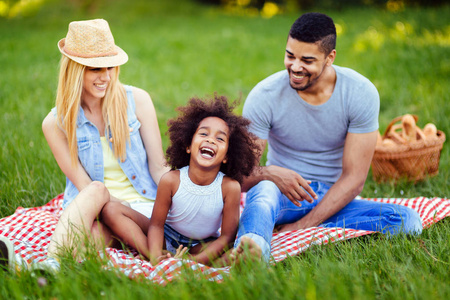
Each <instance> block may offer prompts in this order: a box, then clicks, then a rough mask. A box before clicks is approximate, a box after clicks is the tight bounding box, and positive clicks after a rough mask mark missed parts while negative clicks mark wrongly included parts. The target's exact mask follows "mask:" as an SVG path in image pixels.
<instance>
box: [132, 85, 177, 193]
mask: <svg viewBox="0 0 450 300" xmlns="http://www.w3.org/2000/svg"><path fill="white" fill-rule="evenodd" d="M133 95H134V99H135V103H136V116H137V118H138V120H139V122H140V123H141V128H140V130H139V132H140V134H141V137H142V141H143V143H144V147H145V150H146V152H147V159H148V166H149V171H150V174H151V176H152V178H153V180H154V181H155V183H156V184H158V183H159V180H160V179H161V176H162V175H163V174H164V173H166V172H167V171H169V169H170V168H169V167H167V166H166V160H165V158H164V153H163V149H162V141H161V133H160V131H159V125H158V119H157V117H156V111H155V107H154V106H153V102H152V99H151V98H150V95H149V94H148V93H147V92H146V91H144V90H142V89H139V88H133Z"/></svg>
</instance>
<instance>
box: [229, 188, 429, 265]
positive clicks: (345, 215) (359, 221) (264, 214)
mask: <svg viewBox="0 0 450 300" xmlns="http://www.w3.org/2000/svg"><path fill="white" fill-rule="evenodd" d="M310 186H311V188H312V189H313V190H314V192H315V193H316V194H317V196H318V199H317V200H315V201H314V202H313V203H309V202H307V201H303V202H302V206H301V207H298V206H295V205H294V204H293V203H292V202H291V201H290V200H289V199H288V198H287V197H286V196H285V195H283V194H282V193H281V191H280V190H279V189H278V187H277V186H276V185H275V184H274V183H273V182H271V181H261V182H260V183H258V184H257V185H255V186H254V187H253V188H251V189H250V190H249V191H248V193H247V199H246V204H245V207H244V211H243V213H242V215H241V219H240V222H239V230H238V236H237V239H236V242H235V247H236V246H237V245H238V244H239V242H240V239H241V237H243V236H248V237H250V238H251V239H252V240H254V241H255V242H256V243H257V244H258V245H259V246H260V247H261V249H262V251H263V257H264V259H265V260H266V261H268V260H269V257H270V241H271V239H272V233H273V229H274V227H275V226H276V225H279V224H287V223H293V222H295V221H298V220H299V219H301V218H303V217H304V216H305V215H306V214H308V213H309V212H310V211H311V210H312V209H313V208H314V207H315V206H316V205H317V204H318V203H319V202H320V201H321V200H322V198H323V196H325V194H326V193H327V192H328V190H329V189H330V186H329V185H327V184H325V183H322V182H312V183H311V185H310ZM319 226H320V227H341V228H351V229H359V230H371V231H380V232H383V233H387V232H389V233H391V234H393V235H395V234H398V233H400V232H403V233H407V234H410V233H412V234H420V233H421V232H422V221H421V219H420V216H419V214H418V213H417V212H416V211H414V210H413V209H410V208H408V207H406V206H402V205H396V204H386V203H380V202H374V201H367V200H357V199H355V200H353V201H351V202H350V203H349V204H347V206H345V207H344V208H343V209H342V210H341V211H339V212H338V213H336V214H335V215H334V216H332V217H330V218H329V219H327V220H326V221H325V222H323V223H322V224H321V225H319Z"/></svg>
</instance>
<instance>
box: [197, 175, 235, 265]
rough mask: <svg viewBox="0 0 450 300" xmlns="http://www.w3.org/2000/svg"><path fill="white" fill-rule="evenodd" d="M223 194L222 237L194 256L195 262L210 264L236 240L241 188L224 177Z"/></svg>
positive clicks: (233, 181)
mask: <svg viewBox="0 0 450 300" xmlns="http://www.w3.org/2000/svg"><path fill="white" fill-rule="evenodd" d="M222 194H223V202H224V203H223V216H222V228H221V234H220V237H219V238H218V239H217V240H215V241H213V242H211V243H210V244H208V245H207V247H206V248H204V249H203V250H202V251H201V252H200V253H198V254H195V255H192V259H193V260H195V261H197V262H199V263H202V264H209V263H211V262H213V261H214V260H215V259H216V258H218V257H220V256H221V255H222V254H223V253H224V251H225V250H226V248H228V247H230V246H231V245H232V243H233V242H234V240H235V238H236V234H237V229H238V225H239V205H240V201H241V186H240V184H239V183H238V182H237V181H236V180H233V179H231V178H230V177H224V179H223V183H222Z"/></svg>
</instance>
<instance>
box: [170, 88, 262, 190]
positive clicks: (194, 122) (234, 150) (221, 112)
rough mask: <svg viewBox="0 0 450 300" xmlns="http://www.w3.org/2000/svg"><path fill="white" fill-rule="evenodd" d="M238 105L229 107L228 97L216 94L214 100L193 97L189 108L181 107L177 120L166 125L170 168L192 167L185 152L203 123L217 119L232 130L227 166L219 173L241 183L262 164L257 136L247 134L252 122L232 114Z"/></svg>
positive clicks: (172, 120)
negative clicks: (167, 128)
mask: <svg viewBox="0 0 450 300" xmlns="http://www.w3.org/2000/svg"><path fill="white" fill-rule="evenodd" d="M237 104H238V103H237V102H236V101H235V102H233V103H232V104H229V103H228V100H227V98H226V97H225V96H218V95H217V94H215V95H214V98H213V99H205V100H202V99H199V98H196V97H193V98H191V99H190V100H189V102H188V104H187V105H186V106H182V107H178V108H177V110H178V111H179V115H178V117H176V118H174V119H170V120H169V121H168V122H167V124H168V126H169V130H168V132H167V133H168V134H169V138H170V146H169V147H168V148H167V151H166V158H167V162H168V164H169V165H170V166H171V168H172V169H180V168H182V167H184V166H187V165H189V160H190V154H188V153H186V148H187V147H189V146H190V145H191V142H192V138H193V136H194V134H195V131H196V130H197V128H198V126H199V124H200V122H201V121H202V120H203V119H205V118H207V117H217V118H220V119H222V120H224V121H225V123H227V125H228V127H229V129H230V137H229V145H228V152H227V163H226V164H222V165H221V167H220V171H222V172H223V173H224V174H225V175H227V176H229V177H231V178H233V179H235V180H237V181H238V182H239V183H242V180H243V178H244V177H245V176H249V175H250V173H251V172H252V170H253V168H254V167H255V166H256V165H257V164H258V163H259V162H258V160H257V159H258V157H259V154H260V150H259V147H258V146H257V144H256V142H255V141H256V136H255V135H253V134H252V133H250V132H249V131H248V125H249V124H250V121H249V120H248V119H246V118H244V117H242V116H237V115H235V114H234V113H233V109H234V108H235V107H236V106H237Z"/></svg>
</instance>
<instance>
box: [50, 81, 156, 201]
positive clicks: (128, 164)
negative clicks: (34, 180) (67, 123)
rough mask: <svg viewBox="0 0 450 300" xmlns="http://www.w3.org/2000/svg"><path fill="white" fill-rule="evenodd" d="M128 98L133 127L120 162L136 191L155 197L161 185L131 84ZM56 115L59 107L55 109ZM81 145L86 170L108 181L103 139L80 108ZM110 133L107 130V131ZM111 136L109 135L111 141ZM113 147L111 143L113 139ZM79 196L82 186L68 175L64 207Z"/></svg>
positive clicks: (128, 110) (79, 155)
mask: <svg viewBox="0 0 450 300" xmlns="http://www.w3.org/2000/svg"><path fill="white" fill-rule="evenodd" d="M125 90H126V92H127V99H128V108H127V116H128V126H129V128H130V129H131V130H130V143H128V142H127V143H126V159H125V161H124V162H121V161H120V159H119V165H120V167H121V168H122V170H123V172H124V173H125V175H126V176H127V177H128V180H130V182H131V183H132V185H133V187H134V188H135V189H136V191H137V192H138V193H139V194H140V195H141V196H142V197H144V198H147V199H150V200H154V199H155V198H156V189H157V186H156V184H155V182H154V181H153V179H152V177H151V175H150V171H149V169H148V161H147V153H146V151H145V148H144V144H143V143H142V139H141V135H140V133H139V128H140V127H141V123H140V122H139V121H138V119H137V118H136V114H135V110H136V106H135V103H134V97H133V92H132V90H131V87H130V86H125ZM52 112H53V114H55V115H56V108H53V109H52ZM76 134H77V146H78V159H79V160H80V162H81V165H82V166H83V168H84V169H85V170H86V172H87V174H88V175H89V177H90V178H91V179H92V180H94V181H101V182H104V174H103V170H104V168H103V151H102V145H101V142H100V134H99V132H98V129H97V127H95V125H94V124H92V123H91V122H90V121H89V120H88V119H87V118H86V117H85V115H84V111H83V109H82V108H81V107H80V110H79V113H78V118H77V130H76ZM105 135H106V132H105ZM110 138H111V133H110V136H109V137H108V140H109V139H110ZM109 146H110V147H111V142H109ZM77 195H78V189H77V188H76V187H75V185H74V184H73V183H72V182H71V181H70V180H69V179H68V178H66V189H65V191H64V201H63V205H62V207H63V209H65V208H66V207H67V206H68V205H69V203H70V202H72V200H73V199H74V198H75V197H76V196H77Z"/></svg>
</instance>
